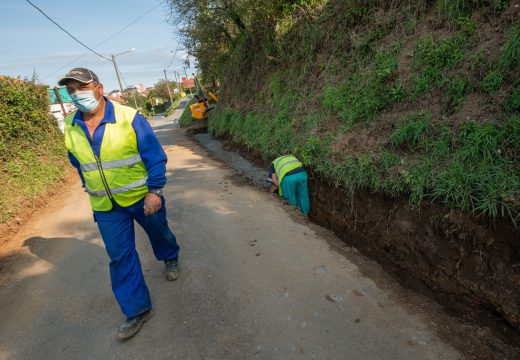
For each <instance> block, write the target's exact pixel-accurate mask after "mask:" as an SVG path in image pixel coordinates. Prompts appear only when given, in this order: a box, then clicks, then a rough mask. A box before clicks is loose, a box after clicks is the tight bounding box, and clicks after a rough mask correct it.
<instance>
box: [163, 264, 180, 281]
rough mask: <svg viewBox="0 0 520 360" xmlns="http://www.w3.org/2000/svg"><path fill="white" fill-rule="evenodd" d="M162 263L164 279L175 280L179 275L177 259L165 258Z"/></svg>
mask: <svg viewBox="0 0 520 360" xmlns="http://www.w3.org/2000/svg"><path fill="white" fill-rule="evenodd" d="M164 264H165V265H166V279H167V280H168V281H173V280H177V278H178V277H179V276H180V275H181V271H180V269H179V261H178V260H177V259H172V260H166V261H165V262H164Z"/></svg>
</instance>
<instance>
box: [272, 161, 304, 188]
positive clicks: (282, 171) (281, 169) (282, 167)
mask: <svg viewBox="0 0 520 360" xmlns="http://www.w3.org/2000/svg"><path fill="white" fill-rule="evenodd" d="M273 164H274V171H275V172H276V177H277V178H278V184H279V185H278V194H280V196H282V195H283V192H282V180H283V178H284V176H285V175H286V174H287V173H288V172H289V171H292V170H294V169H297V168H299V167H301V166H303V164H302V163H301V162H300V160H298V159H296V158H295V157H294V156H292V155H286V156H280V157H278V158H276V159H274V160H273Z"/></svg>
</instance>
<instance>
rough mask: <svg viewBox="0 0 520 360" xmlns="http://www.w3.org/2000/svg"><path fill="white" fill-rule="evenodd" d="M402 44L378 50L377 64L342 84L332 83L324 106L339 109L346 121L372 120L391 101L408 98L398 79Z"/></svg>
mask: <svg viewBox="0 0 520 360" xmlns="http://www.w3.org/2000/svg"><path fill="white" fill-rule="evenodd" d="M398 50H399V47H398V44H396V46H395V49H394V50H393V51H391V52H377V53H376V56H375V61H374V64H373V66H372V67H371V68H370V69H368V70H366V71H363V72H361V71H359V72H355V73H353V74H352V75H351V76H350V77H349V78H348V79H347V80H346V81H345V82H343V83H342V84H340V85H339V86H333V85H329V86H327V87H325V89H324V91H323V94H322V102H323V106H324V107H326V108H328V109H330V110H331V111H334V112H337V113H338V115H339V117H340V119H341V120H343V121H344V123H345V124H349V125H352V124H356V123H359V122H368V121H370V120H372V119H373V118H374V116H375V115H376V114H377V113H378V112H379V111H381V110H383V109H384V108H386V107H387V106H388V105H390V104H394V103H397V102H400V101H401V100H402V99H403V98H404V90H403V88H402V86H401V84H400V83H399V81H397V80H396V79H395V74H396V71H397V52H398Z"/></svg>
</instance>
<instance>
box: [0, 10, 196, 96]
mask: <svg viewBox="0 0 520 360" xmlns="http://www.w3.org/2000/svg"><path fill="white" fill-rule="evenodd" d="M31 2H32V3H34V4H35V5H36V6H38V7H39V8H40V9H42V10H43V11H44V12H45V13H46V14H47V15H48V16H49V17H51V18H52V19H53V20H54V21H56V22H57V23H58V24H60V25H61V26H62V27H63V28H64V29H66V30H67V31H69V32H70V33H71V34H72V35H74V36H75V37H76V38H78V39H79V40H80V41H81V42H83V43H84V44H86V45H87V46H89V47H91V48H94V50H95V51H96V52H98V53H100V54H101V55H103V56H105V57H107V58H110V55H116V54H119V53H122V52H125V51H127V50H130V49H132V48H135V51H132V52H129V53H126V54H122V55H119V56H117V57H116V62H117V65H118V67H119V69H120V71H121V73H122V75H123V79H124V82H126V84H127V85H128V86H131V85H136V84H138V83H143V84H144V85H145V86H152V85H153V84H154V83H156V82H157V81H158V80H160V79H164V72H163V69H165V68H166V67H167V66H168V64H169V63H170V61H171V60H172V57H173V55H174V52H175V50H176V48H177V44H178V43H177V35H176V34H175V32H174V30H175V29H176V28H174V26H172V25H171V24H169V23H167V17H168V9H167V8H166V7H165V6H164V5H162V4H161V1H160V0H150V1H142V0H89V1H71V0H69V1H64V0H31ZM156 5H159V6H158V7H157V8H155V9H154V10H153V11H151V12H150V13H148V14H147V15H146V16H144V17H143V18H141V19H140V20H139V21H137V22H136V23H135V24H133V25H131V26H130V27H129V28H127V29H126V30H124V31H123V32H121V33H120V34H118V35H117V36H115V37H114V38H112V39H111V40H109V41H108V42H106V43H104V44H102V45H100V46H99V47H95V46H96V45H97V44H99V43H100V42H102V41H103V40H105V39H106V38H108V37H110V36H111V35H113V34H114V33H116V32H117V31H119V30H121V29H122V28H123V27H125V26H126V25H128V24H129V23H130V22H132V21H133V20H135V19H136V18H137V17H139V16H140V15H142V14H144V13H146V12H147V11H149V10H150V9H152V8H153V7H154V6H156ZM0 45H1V46H0V75H7V76H11V77H16V76H21V77H22V78H24V77H28V78H31V77H32V74H33V71H36V73H37V74H38V77H39V80H40V82H41V83H43V84H47V85H51V86H55V85H57V82H58V80H59V79H60V78H61V77H63V75H64V74H65V73H66V72H67V71H68V70H70V69H71V68H73V67H86V68H89V69H91V70H92V71H94V72H95V73H96V74H97V75H98V77H99V79H100V82H101V83H103V85H104V90H105V92H106V93H108V92H110V91H111V90H116V89H119V85H118V82H117V78H116V73H115V70H114V65H113V64H112V62H111V61H107V60H104V59H102V58H100V57H98V56H97V55H95V54H93V53H91V52H88V50H87V49H85V48H84V47H82V46H81V45H80V44H78V43H77V42H75V41H74V40H73V39H72V38H70V37H69V36H68V35H67V34H66V33H64V32H63V31H61V30H60V29H59V28H58V27H57V26H56V25H54V24H53V23H52V22H51V21H49V20H48V19H47V18H45V17H44V16H43V15H42V14H41V13H40V12H38V11H37V10H36V9H35V8H33V7H32V6H31V5H30V4H29V3H27V2H26V1H25V0H0ZM85 52H88V54H87V55H85V56H83V57H82V58H80V59H79V60H76V61H74V62H72V63H71V64H69V65H67V66H65V65H66V64H67V63H70V62H71V61H73V60H74V59H76V58H77V57H79V56H80V55H82V54H84V53H85ZM185 57H186V52H185V51H184V50H183V47H182V45H180V46H179V48H178V51H177V54H176V55H175V58H174V60H173V62H172V64H171V65H170V67H169V68H168V71H167V76H168V80H173V76H174V75H173V72H174V71H177V72H179V73H184V70H183V69H182V66H183V61H184V59H185ZM192 62H193V58H190V63H192ZM64 66H65V67H64ZM191 66H192V68H191V70H190V69H188V74H191V73H192V72H194V69H193V64H191ZM62 67H63V68H62ZM60 68H62V69H61V70H60ZM183 76H184V75H183ZM124 87H125V84H124V83H123V88H124Z"/></svg>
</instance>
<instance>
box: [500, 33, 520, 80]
mask: <svg viewBox="0 0 520 360" xmlns="http://www.w3.org/2000/svg"><path fill="white" fill-rule="evenodd" d="M519 64H520V23H518V24H517V25H515V26H514V27H513V28H512V29H511V34H510V36H509V38H508V40H507V41H506V43H505V45H504V48H503V50H502V54H501V55H500V59H499V60H498V66H499V67H500V69H501V70H503V71H509V70H513V69H514V68H516V67H517V66H518V65H519Z"/></svg>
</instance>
